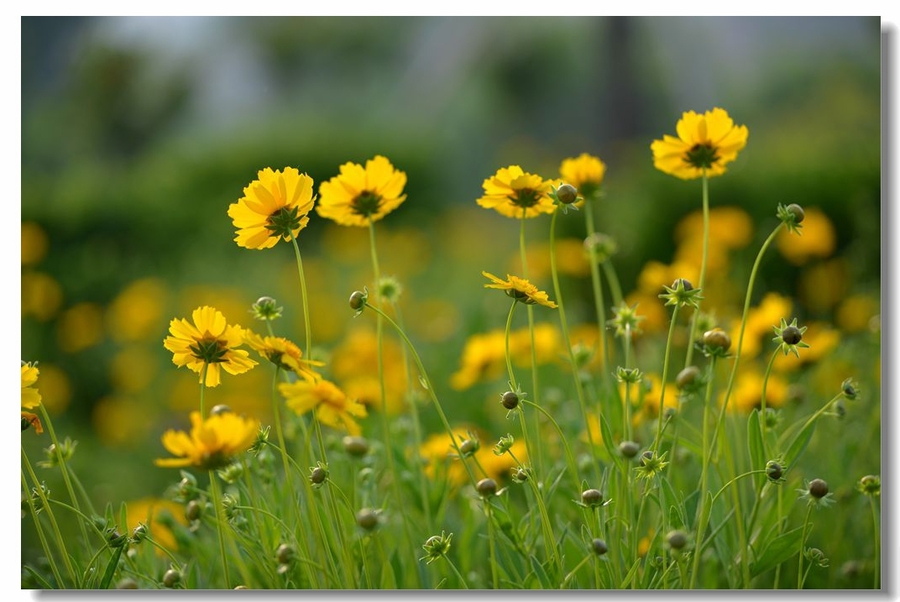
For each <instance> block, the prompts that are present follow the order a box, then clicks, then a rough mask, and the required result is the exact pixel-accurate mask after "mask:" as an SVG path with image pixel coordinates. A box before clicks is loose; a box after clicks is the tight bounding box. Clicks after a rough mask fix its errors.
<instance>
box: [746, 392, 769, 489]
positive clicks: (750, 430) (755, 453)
mask: <svg viewBox="0 0 900 602" xmlns="http://www.w3.org/2000/svg"><path fill="white" fill-rule="evenodd" d="M747 444H748V446H749V447H750V468H751V470H762V469H763V468H765V466H766V447H765V442H764V441H763V437H762V428H761V426H760V423H759V410H757V409H756V408H753V411H752V412H750V417H749V418H748V419H747ZM753 482H754V484H755V485H756V487H755V488H756V490H757V491H758V490H759V489H760V488H761V487H762V486H763V484H764V483H765V475H764V474H762V473H760V474H755V475H753Z"/></svg>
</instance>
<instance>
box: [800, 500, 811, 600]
mask: <svg viewBox="0 0 900 602" xmlns="http://www.w3.org/2000/svg"><path fill="white" fill-rule="evenodd" d="M812 507H813V505H812V504H809V505H807V507H806V519H804V521H803V531H801V532H800V565H799V567H798V568H797V589H798V590H801V589H803V582H804V581H805V580H806V575H804V574H803V548H804V547H806V537H807V535H808V531H807V529H808V527H809V516H810V514H811V513H812Z"/></svg>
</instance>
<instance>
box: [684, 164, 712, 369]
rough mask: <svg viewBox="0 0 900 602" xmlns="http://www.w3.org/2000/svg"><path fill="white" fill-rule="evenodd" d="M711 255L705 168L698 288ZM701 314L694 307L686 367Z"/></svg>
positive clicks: (700, 286)
mask: <svg viewBox="0 0 900 602" xmlns="http://www.w3.org/2000/svg"><path fill="white" fill-rule="evenodd" d="M708 255H709V177H708V176H707V175H706V168H704V169H703V258H702V259H701V261H700V284H699V285H698V287H697V288H700V289H702V288H703V287H704V285H705V284H706V261H707V257H708ZM699 315H700V307H699V306H698V307H696V308H694V315H693V316H692V317H691V329H690V331H689V334H690V336H689V337H688V346H687V355H686V357H685V361H684V367H685V368H687V367H688V366H690V365H691V359H692V358H693V353H694V337H695V336H696V334H697V317H698V316H699Z"/></svg>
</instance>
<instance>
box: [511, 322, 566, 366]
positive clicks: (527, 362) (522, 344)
mask: <svg viewBox="0 0 900 602" xmlns="http://www.w3.org/2000/svg"><path fill="white" fill-rule="evenodd" d="M532 334H533V335H534V358H535V361H537V364H538V365H539V366H542V365H545V364H549V363H551V362H554V361H557V360H559V359H560V358H562V357H563V353H564V352H565V347H564V346H563V344H562V336H561V335H560V332H559V329H558V328H557V327H556V326H553V325H552V324H548V323H547V322H537V323H535V325H534V329H533V330H532V329H530V328H529V327H528V326H526V327H524V328H520V329H518V330H514V331H512V332H511V333H509V355H510V357H511V358H512V361H513V362H514V363H516V364H517V365H520V366H531V337H532Z"/></svg>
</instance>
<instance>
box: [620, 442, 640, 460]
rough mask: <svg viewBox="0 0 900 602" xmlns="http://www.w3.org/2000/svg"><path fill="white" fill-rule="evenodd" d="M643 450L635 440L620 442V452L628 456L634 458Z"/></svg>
mask: <svg viewBox="0 0 900 602" xmlns="http://www.w3.org/2000/svg"><path fill="white" fill-rule="evenodd" d="M639 451H641V446H640V445H638V444H637V443H636V442H634V441H622V442H621V443H620V444H619V453H620V454H622V455H623V456H624V457H626V458H633V457H635V456H636V455H638V452H639Z"/></svg>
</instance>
